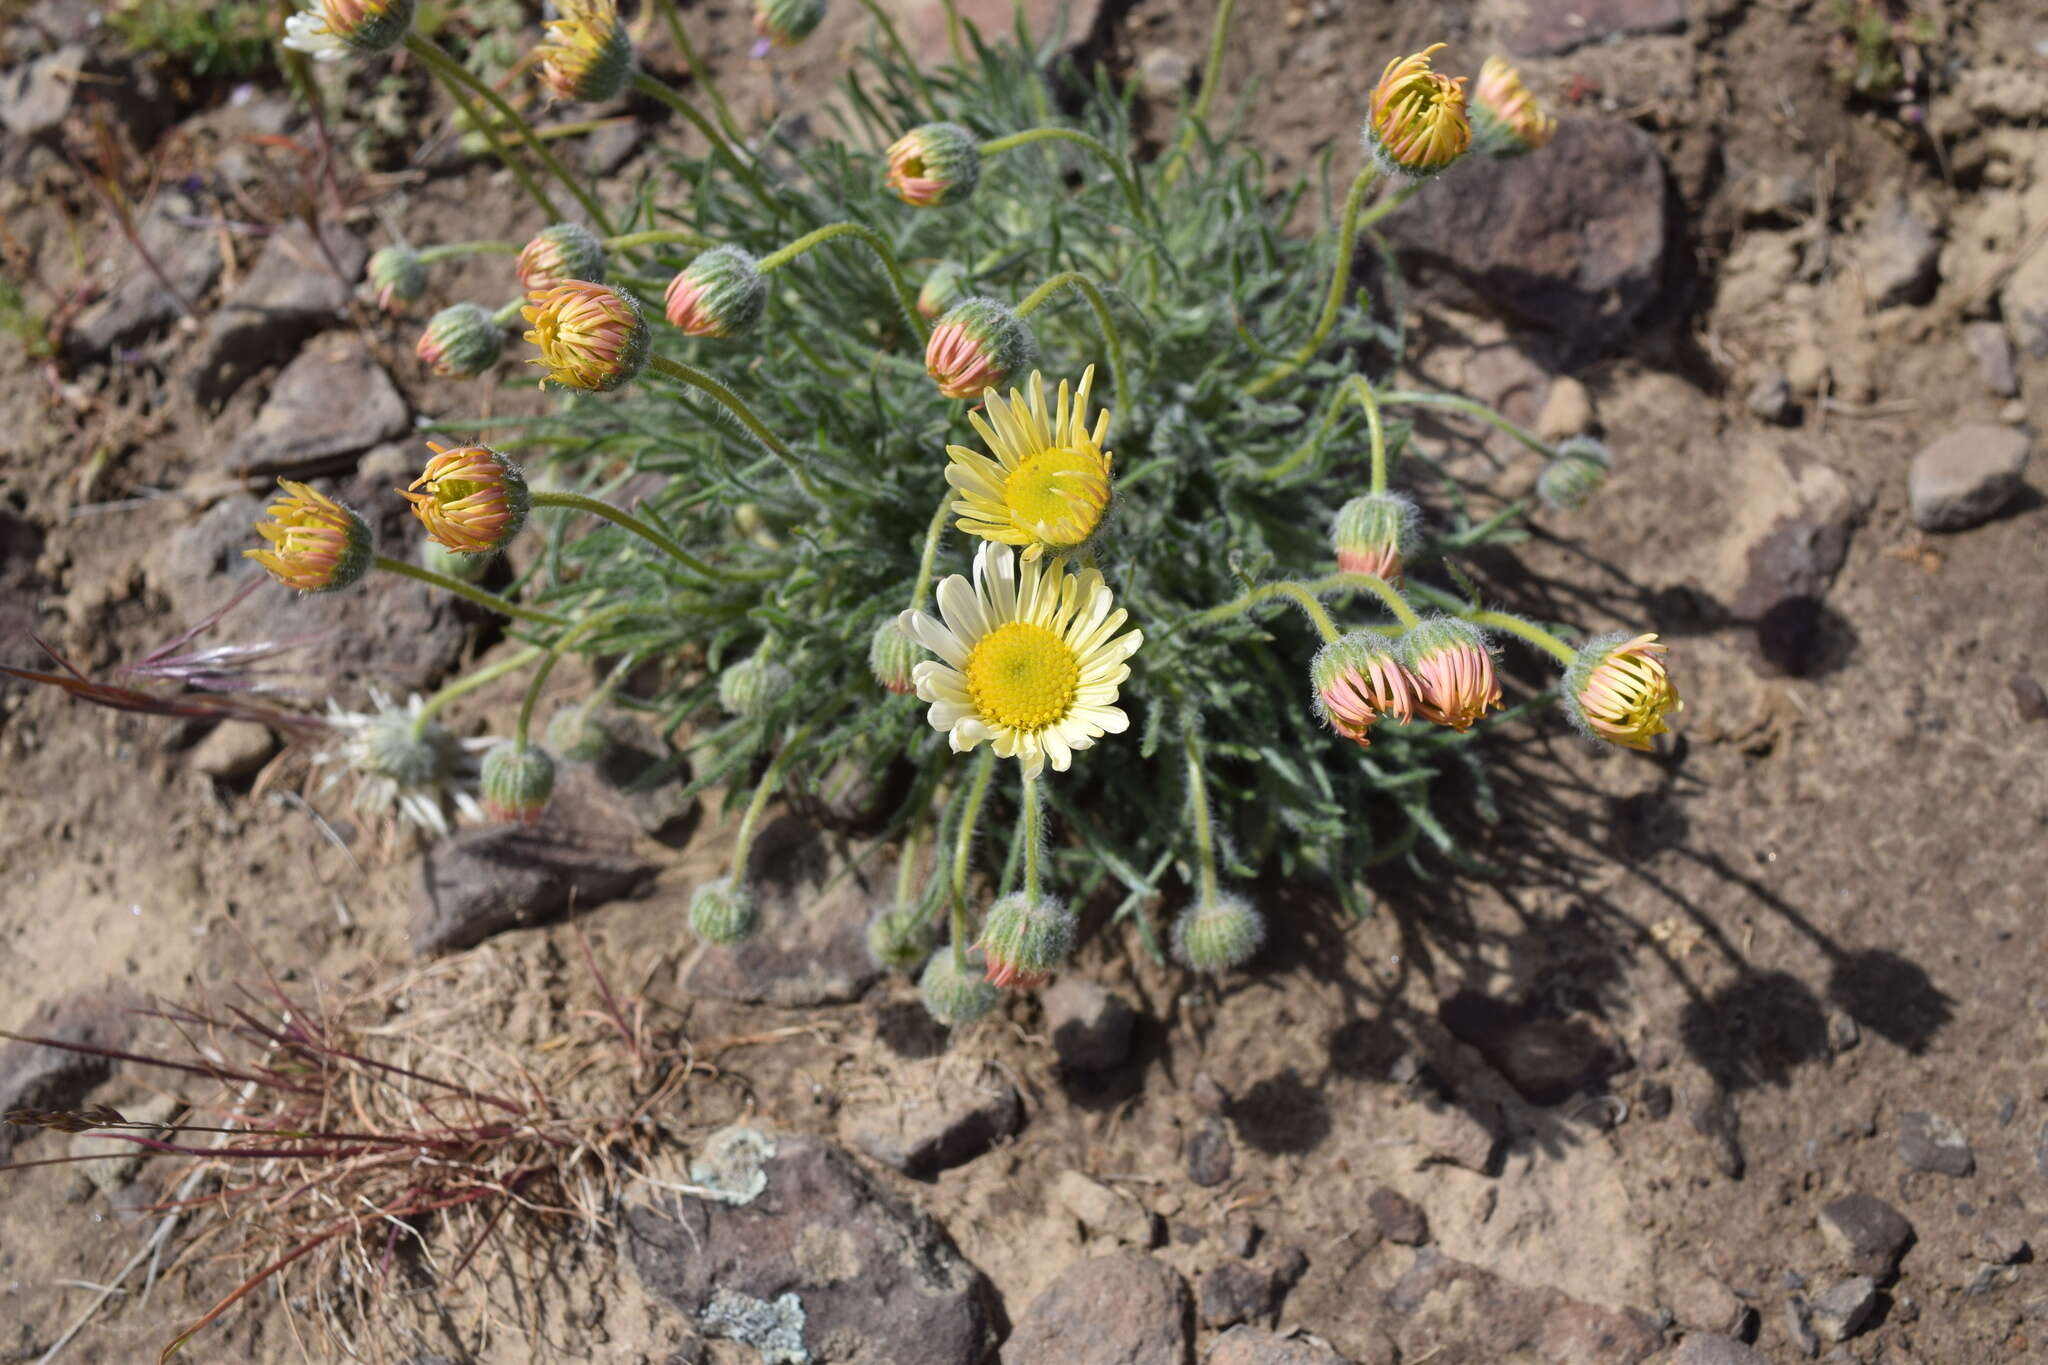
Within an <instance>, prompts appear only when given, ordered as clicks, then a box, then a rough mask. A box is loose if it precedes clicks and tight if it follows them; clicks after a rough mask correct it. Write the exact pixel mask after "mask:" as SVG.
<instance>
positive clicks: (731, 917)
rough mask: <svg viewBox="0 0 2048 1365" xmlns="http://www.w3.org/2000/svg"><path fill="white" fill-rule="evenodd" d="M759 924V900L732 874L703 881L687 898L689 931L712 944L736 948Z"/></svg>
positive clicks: (719, 946) (751, 934)
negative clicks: (688, 898) (688, 901)
mask: <svg viewBox="0 0 2048 1365" xmlns="http://www.w3.org/2000/svg"><path fill="white" fill-rule="evenodd" d="M760 927H761V903H760V901H759V900H757V899H755V897H754V893H753V892H752V891H750V890H748V889H747V888H746V887H745V886H743V885H741V884H740V883H739V882H738V881H737V880H736V879H734V878H732V877H719V878H717V879H716V880H713V881H708V882H705V883H704V884H703V885H702V886H700V887H698V888H697V892H696V894H695V895H693V896H691V897H690V930H691V932H692V933H694V934H696V935H697V937H698V938H701V939H703V940H704V941H705V942H706V943H709V944H711V945H712V946H713V947H716V948H732V947H737V946H738V945H739V944H742V943H745V942H746V941H747V940H748V939H750V938H752V937H753V936H754V934H755V932H756V931H757V930H759V929H760Z"/></svg>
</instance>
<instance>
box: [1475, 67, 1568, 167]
mask: <svg viewBox="0 0 2048 1365" xmlns="http://www.w3.org/2000/svg"><path fill="white" fill-rule="evenodd" d="M1556 131H1557V120H1556V119H1554V118H1552V117H1551V116H1550V115H1548V114H1546V113H1544V112H1543V110H1542V108H1541V107H1540V106H1539V105H1538V104H1537V103H1536V97H1535V96H1534V95H1532V94H1530V93H1529V87H1528V86H1526V85H1524V84H1523V83H1522V73H1521V72H1519V71H1517V70H1515V68H1513V67H1512V66H1509V65H1508V64H1507V63H1506V62H1504V61H1502V60H1501V59H1500V58H1498V57H1488V58H1487V59H1486V61H1485V63H1484V64H1483V65H1481V66H1480V68H1479V82H1478V84H1476V85H1474V86H1473V87H1472V145H1473V146H1474V147H1477V148H1478V149H1479V150H1480V151H1481V152H1483V153H1485V154H1486V155H1487V156H1492V157H1508V156H1520V155H1521V154H1522V153H1523V152H1533V151H1535V150H1536V149H1537V148H1538V147H1541V146H1542V145H1543V144H1544V143H1546V142H1548V141H1550V138H1551V135H1552V134H1553V133H1555V132H1556Z"/></svg>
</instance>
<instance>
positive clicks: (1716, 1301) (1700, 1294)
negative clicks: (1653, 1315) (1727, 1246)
mask: <svg viewBox="0 0 2048 1365" xmlns="http://www.w3.org/2000/svg"><path fill="white" fill-rule="evenodd" d="M1669 1293H1670V1307H1671V1311H1672V1313H1673V1315H1675V1316H1676V1317H1677V1319H1678V1321H1679V1323H1680V1324H1681V1325H1683V1326H1685V1327H1687V1328H1689V1329H1691V1330H1694V1331H1705V1332H1727V1333H1730V1334H1731V1335H1737V1336H1739V1335H1741V1331H1742V1328H1743V1326H1744V1324H1745V1323H1747V1321H1748V1320H1749V1316H1750V1307H1749V1305H1748V1304H1746V1303H1744V1302H1743V1301H1742V1300H1741V1299H1739V1298H1737V1297H1736V1295H1735V1291H1734V1290H1732V1289H1730V1288H1729V1287H1728V1286H1727V1285H1725V1284H1723V1283H1721V1281H1720V1280H1718V1279H1716V1278H1715V1277H1714V1276H1712V1275H1708V1274H1705V1273H1703V1272H1700V1271H1693V1272H1691V1273H1689V1274H1686V1275H1683V1276H1681V1277H1680V1279H1679V1280H1678V1282H1677V1284H1676V1285H1674V1286H1673V1287H1672V1288H1671V1290H1670V1291H1669Z"/></svg>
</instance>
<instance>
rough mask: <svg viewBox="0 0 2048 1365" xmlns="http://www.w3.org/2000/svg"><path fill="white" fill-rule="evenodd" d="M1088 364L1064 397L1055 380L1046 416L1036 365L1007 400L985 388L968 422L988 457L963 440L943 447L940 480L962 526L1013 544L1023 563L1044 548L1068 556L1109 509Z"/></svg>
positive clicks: (1100, 426) (1101, 420) (1101, 422)
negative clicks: (980, 407) (1055, 397)
mask: <svg viewBox="0 0 2048 1365" xmlns="http://www.w3.org/2000/svg"><path fill="white" fill-rule="evenodd" d="M1094 382H1095V367H1094V366H1093V365H1091V366H1089V367H1088V368H1087V369H1086V370H1084V371H1082V373H1081V386H1080V388H1079V389H1077V390H1076V391H1075V392H1074V393H1073V395H1072V398H1071V401H1070V400H1069V396H1068V393H1067V383H1066V381H1065V380H1064V379H1063V380H1061V381H1060V390H1059V402H1058V405H1057V407H1056V408H1055V409H1054V410H1053V412H1052V414H1051V415H1050V420H1048V415H1047V413H1046V407H1045V380H1044V379H1043V378H1041V377H1040V376H1039V374H1038V372H1037V371H1036V370H1034V371H1032V373H1031V382H1030V384H1029V385H1028V386H1027V388H1028V397H1027V394H1026V392H1023V391H1019V390H1017V389H1012V390H1010V397H1009V399H1008V400H1007V401H1006V400H1004V399H1003V398H1001V397H998V396H997V394H996V392H995V390H994V389H988V390H986V391H985V397H986V402H985V404H984V406H985V407H986V408H987V410H988V413H987V416H985V417H984V416H983V415H982V414H981V413H978V412H974V413H969V414H968V420H970V421H971V422H973V423H974V429H975V430H976V431H978V432H980V433H981V439H982V440H983V441H985V442H987V443H988V448H989V449H990V450H991V451H992V452H994V455H995V458H994V459H990V458H989V457H988V456H987V455H983V454H981V453H980V452H979V451H974V450H969V449H968V448H967V447H966V446H947V447H946V454H947V456H948V457H950V459H951V463H950V464H948V465H947V466H946V482H947V483H949V484H951V485H953V487H954V488H955V489H956V490H958V492H959V494H960V500H959V501H958V502H955V503H954V504H953V510H954V511H955V512H956V513H958V514H959V517H960V520H959V522H958V523H957V524H958V525H959V527H960V529H961V530H963V531H966V532H968V533H970V534H972V535H977V536H980V537H981V538H982V539H984V540H994V541H1000V542H1002V543H1003V544H1005V545H1014V546H1016V547H1018V549H1019V550H1021V551H1022V553H1023V555H1024V558H1025V560H1026V561H1027V562H1030V561H1035V560H1036V559H1037V558H1038V557H1039V556H1040V555H1042V554H1044V553H1045V552H1046V551H1047V550H1051V551H1052V552H1053V553H1054V554H1060V555H1063V554H1067V553H1070V552H1072V551H1073V550H1074V549H1075V548H1077V547H1078V546H1080V545H1081V544H1082V543H1083V542H1085V541H1086V540H1087V539H1088V537H1090V536H1092V535H1094V534H1095V531H1096V528H1097V527H1099V526H1100V525H1101V524H1102V514H1103V513H1104V512H1105V511H1107V510H1108V508H1109V464H1110V459H1111V456H1110V453H1109V452H1108V451H1106V450H1104V449H1103V448H1102V440H1103V437H1105V436H1107V435H1108V434H1109V410H1108V409H1107V408H1105V409H1103V410H1102V411H1101V412H1099V413H1097V414H1096V417H1095V426H1094V429H1093V430H1092V431H1091V430H1090V429H1089V426H1088V418H1087V413H1088V389H1089V386H1090V385H1091V384H1093V383H1094Z"/></svg>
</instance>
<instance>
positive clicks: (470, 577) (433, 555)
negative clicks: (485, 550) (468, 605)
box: [416, 540, 491, 583]
mask: <svg viewBox="0 0 2048 1365" xmlns="http://www.w3.org/2000/svg"><path fill="white" fill-rule="evenodd" d="M416 558H417V559H418V560H419V564H420V567H421V568H422V569H425V570H427V571H428V572H430V573H437V574H445V575H446V576H448V577H449V578H453V579H455V580H457V581H458V582H463V583H474V582H477V581H478V580H479V579H481V578H482V577H483V576H484V575H485V574H487V573H489V572H490V571H491V561H490V559H489V558H488V557H486V556H484V555H463V554H457V553H456V552H455V551H453V550H451V549H449V548H448V547H447V546H446V545H443V544H442V543H441V542H440V541H438V540H423V541H421V542H420V550H419V554H418V555H417V556H416Z"/></svg>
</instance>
